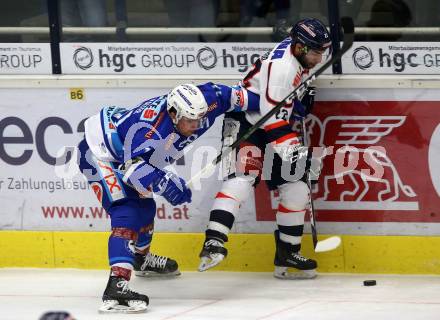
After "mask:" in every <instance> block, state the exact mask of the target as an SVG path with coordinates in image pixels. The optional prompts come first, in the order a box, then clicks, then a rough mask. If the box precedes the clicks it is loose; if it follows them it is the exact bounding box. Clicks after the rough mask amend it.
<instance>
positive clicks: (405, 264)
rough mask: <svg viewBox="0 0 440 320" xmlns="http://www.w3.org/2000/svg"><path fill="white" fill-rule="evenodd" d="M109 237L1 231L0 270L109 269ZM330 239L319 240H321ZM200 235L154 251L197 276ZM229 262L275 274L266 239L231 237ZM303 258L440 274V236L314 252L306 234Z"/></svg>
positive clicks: (161, 237) (162, 239) (162, 237)
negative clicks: (175, 261)
mask: <svg viewBox="0 0 440 320" xmlns="http://www.w3.org/2000/svg"><path fill="white" fill-rule="evenodd" d="M108 236H109V233H107V232H62V231H0V267H26V268H29V267H33V268H79V269H106V268H107V241H108ZM329 236H331V235H322V236H320V239H325V238H326V237H329ZM203 239H204V235H203V234H201V233H156V234H155V236H154V241H153V245H152V251H153V252H155V253H158V254H162V255H167V256H170V257H173V258H174V259H176V260H177V261H178V263H179V266H180V269H181V270H183V271H196V270H197V266H198V263H199V258H198V254H199V251H200V248H201V245H202V242H203ZM227 248H228V250H229V255H228V258H227V259H226V260H225V261H224V262H223V263H222V264H221V265H220V266H219V267H217V268H216V269H215V270H217V271H243V272H271V271H273V254H274V250H275V247H274V241H273V236H272V235H270V234H231V235H230V240H229V242H228V243H227ZM302 253H303V254H304V255H306V256H309V257H312V258H315V259H316V260H317V261H318V264H319V268H318V271H319V272H331V273H378V274H440V237H433V236H430V237H420V236H361V235H356V236H354V235H344V236H342V244H341V246H340V247H339V248H337V249H336V250H334V251H331V252H326V253H314V252H313V249H312V246H311V239H310V235H305V236H304V239H303V249H302Z"/></svg>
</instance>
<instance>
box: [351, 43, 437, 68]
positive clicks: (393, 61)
mask: <svg viewBox="0 0 440 320" xmlns="http://www.w3.org/2000/svg"><path fill="white" fill-rule="evenodd" d="M342 68H343V72H344V74H368V73H371V74H439V73H440V42H355V43H354V44H353V46H352V47H351V49H350V50H349V51H348V52H347V53H346V54H345V55H344V56H343V57H342Z"/></svg>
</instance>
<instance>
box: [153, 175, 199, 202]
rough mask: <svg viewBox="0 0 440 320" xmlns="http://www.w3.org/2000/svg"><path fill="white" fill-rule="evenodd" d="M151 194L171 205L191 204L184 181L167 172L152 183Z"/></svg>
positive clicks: (188, 190) (190, 195)
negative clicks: (159, 196)
mask: <svg viewBox="0 0 440 320" xmlns="http://www.w3.org/2000/svg"><path fill="white" fill-rule="evenodd" d="M152 187H153V192H154V193H156V194H159V195H161V196H162V197H164V198H165V199H166V200H167V201H168V202H169V203H170V204H171V205H173V206H177V205H180V204H183V203H185V202H191V197H192V193H191V189H189V188H188V187H187V186H186V183H185V180H183V179H182V178H180V177H178V176H177V175H176V174H174V173H172V172H170V171H168V172H163V175H162V176H161V177H160V178H158V179H156V180H155V181H153V183H152Z"/></svg>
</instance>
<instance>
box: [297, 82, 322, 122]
mask: <svg viewBox="0 0 440 320" xmlns="http://www.w3.org/2000/svg"><path fill="white" fill-rule="evenodd" d="M315 95H316V87H308V88H307V89H306V91H305V93H304V96H303V97H302V99H301V101H299V100H298V99H295V101H294V107H293V116H294V118H295V119H296V120H301V118H305V117H307V116H308V115H309V114H310V113H312V111H313V105H314V104H315Z"/></svg>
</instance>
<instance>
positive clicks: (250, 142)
mask: <svg viewBox="0 0 440 320" xmlns="http://www.w3.org/2000/svg"><path fill="white" fill-rule="evenodd" d="M330 48H331V39H330V34H329V32H328V31H327V28H326V27H325V25H324V24H323V23H322V22H321V21H319V20H317V19H304V20H301V21H299V22H298V23H297V24H295V25H294V26H293V28H292V30H291V32H290V36H289V37H288V38H286V39H285V40H284V41H282V42H281V43H279V44H278V45H277V46H276V47H275V48H274V49H273V50H272V51H271V52H269V53H268V54H266V55H264V56H262V57H261V58H260V59H259V60H257V62H256V63H255V64H254V67H253V69H252V70H251V71H250V72H249V73H248V74H247V75H246V77H245V78H244V79H243V80H242V82H241V85H242V86H243V87H245V88H246V89H247V90H248V91H250V92H253V93H256V94H259V95H260V111H259V112H253V113H248V114H243V113H236V114H227V116H226V117H225V120H224V126H223V147H224V148H225V147H228V146H229V145H231V144H232V142H234V141H236V140H237V138H238V137H240V136H242V135H243V134H244V133H245V132H246V131H248V129H249V128H250V127H251V126H252V125H253V124H255V123H256V122H257V121H258V120H259V119H260V118H261V117H262V115H264V114H266V113H267V112H268V111H269V110H270V109H271V108H273V107H274V106H276V105H277V104H278V103H279V102H280V101H282V100H283V99H284V98H285V97H286V96H287V95H288V94H289V93H291V92H292V91H293V90H294V89H295V88H296V87H297V86H298V85H299V84H300V83H301V82H302V79H303V78H305V77H307V75H308V73H309V70H310V69H312V68H313V67H315V66H316V65H317V64H319V63H320V62H321V61H322V57H323V55H324V53H325V52H326V51H330ZM314 94H315V90H314V88H311V87H309V88H308V89H307V90H306V92H302V93H301V94H300V95H299V96H300V99H295V100H294V101H289V102H288V103H287V104H286V105H285V106H284V107H283V108H281V109H280V110H279V112H277V113H276V114H275V115H274V116H272V117H271V118H270V119H269V120H268V121H267V122H266V123H265V124H264V125H263V126H262V127H260V128H259V129H257V131H255V132H254V133H253V134H252V135H251V136H250V137H249V138H248V139H247V140H246V141H245V143H243V144H242V145H241V146H240V147H239V148H238V149H239V150H237V153H236V154H235V153H231V155H229V157H226V159H227V160H226V161H223V174H224V182H223V185H222V187H221V190H220V191H219V192H218V193H217V195H216V199H215V201H214V204H213V207H212V210H211V212H210V221H209V224H208V227H207V230H206V239H205V242H204V244H203V248H202V251H201V253H200V258H201V261H200V266H199V271H205V270H207V269H209V268H212V267H214V266H215V265H217V264H219V263H220V262H221V261H222V260H223V259H224V258H225V257H226V256H227V249H226V248H225V245H224V244H225V242H227V241H228V233H229V231H230V229H231V228H232V226H233V223H234V220H235V218H236V215H237V213H238V210H239V207H240V204H241V203H243V202H244V201H245V200H246V199H247V197H248V196H249V194H250V192H251V191H252V188H253V187H254V186H255V185H256V184H257V183H259V181H260V180H261V179H262V178H263V179H265V180H266V183H267V185H268V187H269V189H270V190H275V189H278V191H279V195H280V203H279V206H278V210H277V213H276V224H277V229H276V230H275V243H276V253H275V259H274V264H275V273H274V275H275V277H277V278H283V279H285V278H287V279H298V278H314V277H315V276H316V270H315V269H316V267H317V263H316V261H315V260H312V259H309V258H306V257H304V256H302V255H301V253H300V249H301V238H302V234H303V227H304V216H305V212H306V207H307V205H308V203H309V197H310V192H309V188H308V186H307V183H306V182H305V176H306V175H305V174H304V175H302V174H299V175H298V174H293V175H292V172H295V168H296V165H297V162H298V163H299V162H303V163H306V162H307V161H300V160H299V159H300V157H301V156H303V155H305V156H306V157H307V159H309V153H308V151H307V148H303V147H302V145H301V142H300V136H299V135H298V133H297V132H295V131H294V130H293V129H292V121H293V120H294V118H295V116H298V115H300V116H302V117H304V116H306V115H307V114H308V113H309V112H310V111H311V108H312V106H313V101H314ZM292 115H295V116H294V117H292ZM266 147H270V148H272V149H271V150H272V152H273V153H274V157H273V162H272V163H271V164H270V166H269V168H270V170H269V171H270V172H269V174H267V173H266V172H264V173H263V176H262V171H263V167H264V168H265V169H266V168H267V163H264V162H263V159H264V155H265V151H266V152H267V150H269V149H266ZM244 148H248V149H244ZM249 148H250V149H249ZM245 150H246V151H245ZM247 150H253V151H247ZM243 151H244V152H243ZM266 161H267V160H266ZM286 162H288V163H291V165H290V164H288V168H289V170H290V175H289V176H288V177H287V179H286V177H285V175H284V174H282V173H283V172H282V170H283V169H282V167H283V163H284V164H285V163H286ZM304 169H305V168H304V167H303V168H302V170H298V171H297V172H305V170H304ZM306 170H307V169H306ZM287 268H295V269H297V270H299V272H295V273H289V272H288V271H287Z"/></svg>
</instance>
